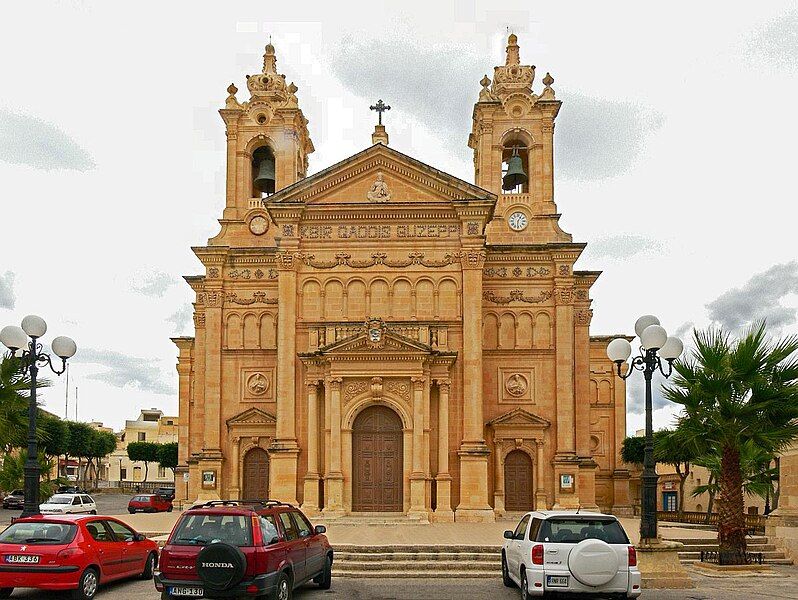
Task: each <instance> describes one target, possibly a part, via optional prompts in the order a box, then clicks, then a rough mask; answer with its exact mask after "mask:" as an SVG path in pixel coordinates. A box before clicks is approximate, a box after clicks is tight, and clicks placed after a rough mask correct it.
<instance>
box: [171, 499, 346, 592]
mask: <svg viewBox="0 0 798 600" xmlns="http://www.w3.org/2000/svg"><path fill="white" fill-rule="evenodd" d="M326 531H327V530H326V528H325V527H324V526H323V525H317V526H316V527H315V528H314V527H313V526H312V525H311V524H310V521H308V519H307V517H305V515H304V514H302V512H301V511H300V510H298V509H297V508H295V507H293V506H291V505H290V504H285V503H283V502H278V501H275V500H267V501H260V500H254V501H248V500H219V501H214V502H207V503H205V504H201V505H198V506H194V507H192V508H190V509H189V510H187V511H186V512H184V513H183V514H182V515H181V516H180V519H179V520H178V521H177V523H175V526H174V529H172V533H171V535H170V536H169V540H168V541H167V542H166V545H165V546H164V548H163V550H162V551H161V557H160V559H159V561H158V562H159V565H158V566H159V571H158V572H156V573H155V587H156V588H157V589H158V591H160V592H161V598H163V599H169V600H174V599H180V598H192V597H195V598H200V597H201V598H238V597H247V596H249V597H255V596H265V597H267V598H275V599H277V600H289V598H291V595H292V593H293V590H294V589H295V588H297V587H298V586H300V585H302V584H304V583H305V582H307V581H310V580H313V581H314V582H315V583H317V584H319V587H320V588H321V589H324V590H326V589H329V588H330V583H331V578H332V561H333V550H332V547H331V546H330V543H329V542H328V541H327V536H325V535H324V534H325V533H326Z"/></svg>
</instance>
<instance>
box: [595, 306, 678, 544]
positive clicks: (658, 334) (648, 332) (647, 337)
mask: <svg viewBox="0 0 798 600" xmlns="http://www.w3.org/2000/svg"><path fill="white" fill-rule="evenodd" d="M635 333H637V336H638V337H639V338H640V355H639V356H635V357H634V358H633V359H632V362H631V363H630V365H629V368H628V369H626V372H624V369H623V366H624V364H626V361H627V359H628V358H629V357H630V356H631V355H632V345H631V344H630V343H629V341H628V340H626V339H625V338H616V339H614V340H612V341H611V342H610V343H609V345H608V346H607V356H608V357H609V359H610V360H611V361H612V362H614V363H615V365H616V367H617V369H618V376H619V377H621V378H622V379H627V378H628V377H629V376H630V375H631V374H632V372H633V371H634V370H638V371H643V377H645V380H646V445H645V455H644V457H643V475H642V480H643V491H642V495H641V504H642V507H641V509H642V510H641V512H642V515H641V518H640V541H641V543H644V541H645V540H651V541H653V540H656V539H657V478H658V477H657V469H656V462H655V460H654V431H653V427H652V423H651V413H652V408H651V378H652V376H653V375H654V372H655V371H656V370H659V372H660V373H662V375H664V376H665V377H670V376H671V374H672V373H673V361H674V360H676V359H677V358H679V356H680V355H681V353H682V350H683V349H684V345H683V344H682V341H681V340H680V339H679V338H675V337H668V333H667V332H666V331H665V329H664V328H662V327H661V326H660V324H659V319H658V318H657V317H655V316H653V315H644V316H642V317H640V318H639V319H638V320H637V322H636V323H635ZM661 359H665V360H666V361H667V363H668V371H667V373H666V372H665V369H663V368H662V360H661Z"/></svg>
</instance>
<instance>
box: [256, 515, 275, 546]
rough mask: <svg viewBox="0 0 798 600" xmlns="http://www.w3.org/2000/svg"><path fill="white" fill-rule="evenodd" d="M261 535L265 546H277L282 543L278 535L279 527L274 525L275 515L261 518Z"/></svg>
mask: <svg viewBox="0 0 798 600" xmlns="http://www.w3.org/2000/svg"><path fill="white" fill-rule="evenodd" d="M260 533H261V537H263V545H264V546H269V545H270V544H276V543H277V542H278V541H280V536H279V534H278V533H277V525H276V524H275V523H274V515H261V516H260Z"/></svg>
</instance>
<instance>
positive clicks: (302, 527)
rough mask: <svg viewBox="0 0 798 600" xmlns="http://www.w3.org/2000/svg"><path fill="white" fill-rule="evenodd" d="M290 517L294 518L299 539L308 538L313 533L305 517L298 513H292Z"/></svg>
mask: <svg viewBox="0 0 798 600" xmlns="http://www.w3.org/2000/svg"><path fill="white" fill-rule="evenodd" d="M291 516H292V517H293V518H294V523H295V524H296V528H297V531H299V537H303V538H306V537H310V536H311V535H312V533H313V529H312V528H311V526H310V523H308V520H307V519H306V518H305V515H303V514H302V513H298V512H292V513H291Z"/></svg>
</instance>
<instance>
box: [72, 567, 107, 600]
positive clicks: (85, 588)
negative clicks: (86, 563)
mask: <svg viewBox="0 0 798 600" xmlns="http://www.w3.org/2000/svg"><path fill="white" fill-rule="evenodd" d="M99 584H100V575H99V573H97V569H95V568H93V567H89V568H88V569H86V570H85V571H83V575H81V576H80V581H79V582H78V589H76V590H72V598H73V599H74V600H92V598H94V595H95V594H96V593H97V586H98V585H99Z"/></svg>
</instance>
